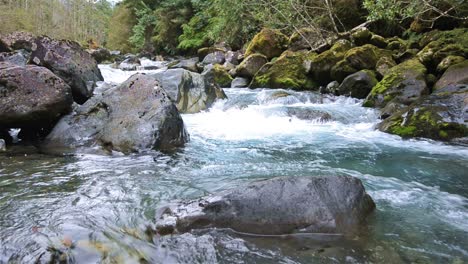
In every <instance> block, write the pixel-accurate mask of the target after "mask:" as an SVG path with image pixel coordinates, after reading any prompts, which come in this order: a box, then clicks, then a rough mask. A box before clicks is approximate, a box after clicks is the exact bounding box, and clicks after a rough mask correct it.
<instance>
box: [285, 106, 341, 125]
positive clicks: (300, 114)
mask: <svg viewBox="0 0 468 264" xmlns="http://www.w3.org/2000/svg"><path fill="white" fill-rule="evenodd" d="M286 114H287V115H288V116H291V117H295V118H297V119H300V120H307V121H318V122H328V121H330V120H331V119H332V116H331V115H330V114H329V113H326V112H322V111H318V110H312V109H307V108H288V110H287V111H286Z"/></svg>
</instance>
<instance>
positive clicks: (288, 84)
mask: <svg viewBox="0 0 468 264" xmlns="http://www.w3.org/2000/svg"><path fill="white" fill-rule="evenodd" d="M315 56H316V54H315V53H311V52H307V51H302V52H292V51H285V52H284V53H283V54H282V55H281V57H279V58H278V59H277V60H276V61H275V62H271V63H268V64H266V65H265V66H264V67H262V69H261V70H259V71H258V73H257V74H256V75H255V77H254V79H253V81H252V83H251V84H250V87H251V88H260V87H262V88H265V87H267V88H290V89H295V90H311V89H316V88H317V87H318V85H317V84H316V83H315V82H314V81H313V80H312V79H311V78H310V77H309V76H308V73H307V65H306V61H307V60H309V59H311V58H313V57H315Z"/></svg>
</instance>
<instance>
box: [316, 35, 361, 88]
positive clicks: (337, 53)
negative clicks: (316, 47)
mask: <svg viewBox="0 0 468 264" xmlns="http://www.w3.org/2000/svg"><path fill="white" fill-rule="evenodd" d="M352 47H353V46H352V44H351V42H349V41H347V40H339V41H337V42H336V43H335V44H334V45H333V46H332V48H331V49H329V50H327V51H325V52H323V53H321V54H319V55H318V56H315V57H314V58H312V60H311V67H310V73H311V74H312V76H313V78H314V80H316V81H317V82H319V84H321V85H326V84H328V83H329V82H331V81H333V79H332V77H331V70H332V68H333V67H334V66H335V65H336V64H337V63H338V62H340V61H341V60H343V59H344V57H345V54H346V52H347V51H348V50H350V49H351V48H352Z"/></svg>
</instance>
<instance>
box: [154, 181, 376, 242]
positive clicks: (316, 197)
mask: <svg viewBox="0 0 468 264" xmlns="http://www.w3.org/2000/svg"><path fill="white" fill-rule="evenodd" d="M374 208H375V204H374V202H373V201H372V199H371V197H370V196H369V195H368V194H367V193H366V192H365V189H364V186H363V185H362V183H361V181H360V180H359V179H357V178H354V177H349V176H329V177H285V178H275V179H271V180H264V181H259V182H255V183H252V184H249V185H247V186H246V187H244V188H238V189H234V190H231V191H226V192H224V193H220V194H218V195H213V196H209V197H206V198H200V199H196V200H192V201H187V202H178V203H174V204H171V205H169V206H166V207H162V208H160V209H159V210H158V212H157V216H156V228H157V231H158V232H159V233H160V234H169V233H177V232H180V233H184V232H188V231H190V230H191V229H197V228H206V227H223V228H232V229H234V230H235V231H238V232H245V233H252V234H267V235H279V234H290V233H296V232H312V233H346V234H350V233H353V232H354V231H357V229H358V228H359V227H360V225H361V224H362V223H364V222H365V219H366V217H367V216H368V215H369V214H370V213H371V212H372V211H373V210H374Z"/></svg>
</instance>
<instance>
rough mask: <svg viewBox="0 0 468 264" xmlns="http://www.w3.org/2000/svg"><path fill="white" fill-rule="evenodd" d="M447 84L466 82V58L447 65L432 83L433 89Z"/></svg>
mask: <svg viewBox="0 0 468 264" xmlns="http://www.w3.org/2000/svg"><path fill="white" fill-rule="evenodd" d="M449 84H468V60H466V61H464V62H462V63H459V64H455V65H453V66H451V67H449V68H448V69H447V70H446V71H445V73H444V75H442V77H441V78H440V79H439V81H437V83H436V84H435V85H434V89H435V90H437V89H441V88H443V87H445V86H447V85H449Z"/></svg>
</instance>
